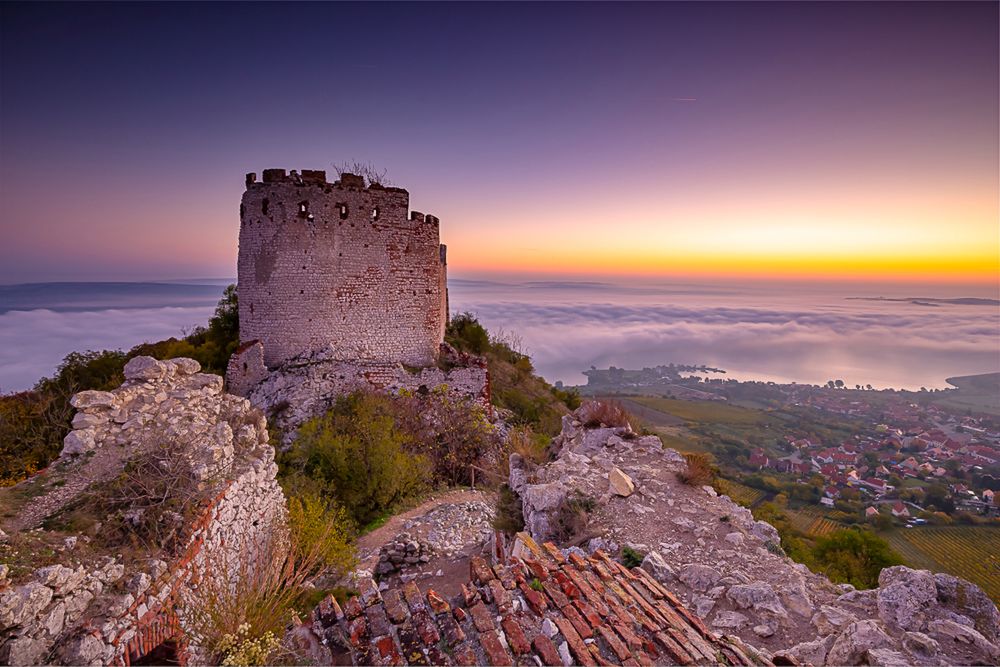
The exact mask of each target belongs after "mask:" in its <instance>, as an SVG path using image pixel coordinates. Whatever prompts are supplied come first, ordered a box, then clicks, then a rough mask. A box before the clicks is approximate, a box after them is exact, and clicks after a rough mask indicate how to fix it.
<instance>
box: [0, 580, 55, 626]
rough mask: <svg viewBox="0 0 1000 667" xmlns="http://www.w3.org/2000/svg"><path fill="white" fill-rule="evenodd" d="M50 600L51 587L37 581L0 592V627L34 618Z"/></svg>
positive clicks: (18, 623)
mask: <svg viewBox="0 0 1000 667" xmlns="http://www.w3.org/2000/svg"><path fill="white" fill-rule="evenodd" d="M51 601H52V589H51V588H49V587H48V586H45V585H44V584H41V583H39V582H37V581H30V582H28V583H27V584H25V585H23V586H18V587H17V588H8V589H7V590H5V591H2V592H0V627H4V628H6V627H9V626H12V625H20V624H22V623H24V622H25V621H27V620H30V619H32V618H35V616H37V615H38V613H39V612H41V611H42V610H43V609H45V607H47V606H48V604H49V602H51Z"/></svg>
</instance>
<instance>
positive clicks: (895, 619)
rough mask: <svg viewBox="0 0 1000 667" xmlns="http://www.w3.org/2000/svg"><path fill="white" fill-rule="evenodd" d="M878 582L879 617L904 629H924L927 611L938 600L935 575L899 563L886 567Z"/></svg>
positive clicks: (893, 625)
mask: <svg viewBox="0 0 1000 667" xmlns="http://www.w3.org/2000/svg"><path fill="white" fill-rule="evenodd" d="M878 583H879V588H878V598H877V607H878V616H879V618H881V619H882V620H883V621H884V622H885V623H886V624H887V625H888V626H890V627H894V628H899V629H901V630H921V629H923V626H924V623H925V620H926V619H925V616H926V612H927V610H928V608H929V607H930V606H931V605H932V604H933V603H934V602H935V601H936V600H937V585H936V584H935V582H934V575H932V574H931V573H930V572H928V571H927V570H911V569H910V568H908V567H904V566H902V565H896V566H893V567H887V568H885V569H884V570H882V572H881V573H880V574H879V577H878Z"/></svg>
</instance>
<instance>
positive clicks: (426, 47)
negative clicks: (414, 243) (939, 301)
mask: <svg viewBox="0 0 1000 667" xmlns="http://www.w3.org/2000/svg"><path fill="white" fill-rule="evenodd" d="M997 19H998V10H997V4H996V3H987V2H983V3H972V4H963V3H958V2H949V3H942V4H937V3H887V4H879V3H805V2H802V3H774V4H764V3H739V4H725V3H700V4H684V3H665V4H651V3H643V4H626V3H609V4H597V3H592V4H581V5H576V4H564V3H558V4H528V3H518V4H489V3H468V4H457V3H455V4H446V5H438V4H428V3H409V4H389V3H373V4H365V5H352V4H342V3H337V4H319V3H306V4H292V3H283V4H278V5H275V4H262V3H255V4H238V3H225V4H215V5H213V4H203V3H171V4H155V3H154V4H148V3H143V4H138V3H136V4H103V5H102V4H56V3H44V4H42V3H35V4H18V3H3V4H0V234H2V236H0V239H2V241H0V282H27V281H42V280H80V279H97V280H109V279H159V278H171V277H183V276H231V275H233V274H234V273H235V257H236V240H237V233H238V217H237V208H238V204H239V197H240V194H241V192H242V189H243V174H244V173H245V172H248V171H256V172H260V171H261V170H262V169H263V168H266V167H285V168H299V169H301V168H327V169H331V170H332V168H331V163H335V162H340V161H344V160H354V159H357V160H371V161H373V162H375V163H376V164H378V165H380V166H383V167H385V168H387V169H388V170H389V174H390V177H391V178H392V180H393V181H394V182H395V183H397V184H399V185H402V186H404V187H406V188H408V189H409V190H410V191H411V193H412V200H411V203H412V205H413V208H415V209H418V210H422V211H425V212H431V213H434V214H436V215H438V216H439V217H440V218H441V221H442V236H443V239H442V240H443V241H445V242H447V243H448V244H449V245H450V252H449V259H450V260H451V261H452V267H453V270H454V271H455V272H457V273H459V274H466V275H469V274H474V273H476V272H477V271H499V270H509V271H519V270H521V271H544V270H545V269H547V268H556V269H558V268H565V269H567V270H570V269H572V268H576V267H578V266H581V265H582V266H593V267H596V268H601V269H602V270H603V269H608V270H613V269H614V268H615V267H616V266H619V265H620V266H623V267H626V268H627V267H628V266H629V265H630V264H631V262H629V261H628V259H627V258H629V257H632V256H635V257H636V258H637V260H636V262H641V263H642V266H643V267H646V268H648V269H649V271H651V272H655V271H656V270H657V269H658V267H660V266H661V264H662V266H664V267H670V266H681V264H682V262H681V259H682V258H681V255H683V256H684V257H688V258H694V259H695V260H697V262H700V263H702V264H704V265H705V266H714V265H713V264H712V262H713V261H716V262H717V263H719V264H720V265H721V264H722V263H723V262H725V263H726V264H727V265H729V264H732V263H733V261H734V260H733V258H732V257H731V256H730V255H726V254H725V253H724V252H723V250H725V251H726V252H729V251H728V250H726V249H725V248H723V249H722V250H719V252H720V253H722V254H719V255H718V256H716V255H713V254H712V253H713V252H715V251H716V250H718V249H719V246H720V244H722V245H725V243H726V242H731V245H732V247H733V248H735V249H736V250H734V251H733V252H736V251H737V250H738V251H740V252H742V251H743V250H744V249H745V251H746V252H748V253H751V254H753V253H758V255H753V257H751V258H750V260H753V261H757V259H759V260H760V262H763V263H764V264H766V263H767V262H768V261H770V260H769V259H768V258H769V257H770V255H768V254H767V253H768V252H770V250H771V249H772V248H771V246H773V245H774V243H773V242H772V241H771V240H770V239H778V240H782V241H783V242H785V241H787V247H786V246H781V247H780V248H778V250H775V252H779V251H780V252H781V253H785V254H786V255H787V256H788V257H801V256H802V254H803V252H804V250H803V249H805V250H806V251H808V250H810V249H811V248H820V247H821V246H822V247H824V248H830V247H833V246H836V250H837V252H840V253H841V254H842V255H844V256H848V255H849V256H851V257H854V256H860V255H862V254H864V253H865V252H869V251H871V248H876V249H877V251H878V252H885V253H892V252H897V251H898V253H902V254H900V256H899V257H900V258H901V259H900V258H897V259H899V261H900V262H904V263H905V262H908V261H911V260H912V261H913V262H917V261H918V260H919V261H925V260H926V257H924V255H923V254H921V253H924V254H926V253H932V254H933V253H942V254H948V253H951V254H950V255H948V257H952V256H954V258H957V259H955V262H953V263H958V264H960V263H961V261H962V258H963V257H973V255H974V254H975V253H979V254H978V255H975V261H976V262H979V263H980V264H982V265H983V266H985V267H986V269H987V270H988V269H989V267H990V266H991V264H990V263H991V262H993V261H994V259H993V258H994V257H995V256H996V255H997V239H996V227H995V224H996V207H997V203H996V194H997V175H998V174H997V155H998V153H997V115H998V102H997V98H998V86H997V57H998V47H997ZM865 214H868V215H870V216H873V217H872V219H871V220H868V219H865V218H864V215H865ZM741 228H745V229H751V230H754V231H756V230H758V229H760V230H761V232H762V234H761V235H760V237H759V239H758V240H760V239H763V240H761V241H760V243H761V244H762V246H763V245H766V246H767V247H762V248H758V247H756V246H754V243H753V242H752V241H753V240H754V239H751V240H750V241H751V242H749V243H748V242H747V241H745V240H744V239H742V238H741V237H739V235H738V233H737V232H739V230H740V229H741ZM789 228H794V229H800V228H801V229H803V230H805V232H804V233H803V234H802V235H801V238H799V237H798V236H795V235H793V236H795V237H794V238H791V240H788V239H789V234H788V233H786V230H787V229H789ZM872 230H874V231H875V232H877V233H873V231H872ZM841 237H842V239H841V240H843V239H846V241H844V242H843V243H841V244H839V245H838V244H837V243H832V242H831V239H832V240H834V241H835V240H837V239H838V238H841ZM820 249H822V248H820ZM831 252H832V251H831ZM672 253H673V254H672ZM963 253H965V254H963ZM840 256H841V255H835V256H833V258H832V259H830V260H829V262H832V264H830V266H832V267H834V268H836V266H835V265H836V261H837V257H840ZM755 258H757V259H755ZM920 258H924V259H920ZM779 259H780V258H779ZM876 259H877V258H876ZM750 260H748V261H750ZM692 261H693V260H692ZM823 261H826V260H823ZM873 261H874V260H873ZM894 261H895V260H894ZM970 261H971V260H970ZM706 262H707V264H705V263H706ZM760 262H759V263H760ZM751 264H752V262H751ZM751 264H748V266H751ZM752 266H757V265H756V264H752ZM824 266H825V265H824ZM865 266H868V265H865ZM893 266H896V265H895V264H893ZM920 266H924V265H920ZM927 266H930V264H928V265H927ZM977 266H979V264H977ZM609 267H610V268H609ZM751 268H752V267H751ZM862 269H864V267H861V269H859V270H862ZM748 270H750V269H748ZM864 270H867V269H864ZM918 270H921V269H918ZM926 271H931V272H932V271H933V270H932V269H929V268H928V269H926ZM924 278H925V279H929V280H932V279H933V278H934V274H933V273H929V274H927V275H925V276H924Z"/></svg>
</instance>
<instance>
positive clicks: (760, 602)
mask: <svg viewBox="0 0 1000 667" xmlns="http://www.w3.org/2000/svg"><path fill="white" fill-rule="evenodd" d="M726 599H728V600H729V601H730V602H732V603H733V604H734V605H736V606H737V607H739V608H740V609H752V610H753V611H755V612H758V613H760V612H766V613H769V614H774V615H775V616H780V617H783V618H784V617H786V616H788V612H787V611H785V608H784V607H783V606H782V605H781V601H780V600H779V599H778V594H777V593H775V592H774V589H773V588H772V587H771V584H769V583H767V582H764V581H758V582H755V583H752V584H737V585H735V586H731V587H730V588H729V590H728V591H726Z"/></svg>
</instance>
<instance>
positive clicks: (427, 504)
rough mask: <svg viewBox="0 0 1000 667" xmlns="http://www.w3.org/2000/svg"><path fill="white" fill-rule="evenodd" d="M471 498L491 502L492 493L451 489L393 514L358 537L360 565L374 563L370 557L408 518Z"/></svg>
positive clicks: (372, 556) (375, 554) (373, 556)
mask: <svg viewBox="0 0 1000 667" xmlns="http://www.w3.org/2000/svg"><path fill="white" fill-rule="evenodd" d="M471 500H485V501H486V502H492V495H490V494H488V493H486V492H484V491H481V490H478V489H477V490H472V489H453V490H451V491H446V492H444V493H439V494H435V495H433V496H431V497H429V498H427V500H425V501H424V502H422V503H420V504H419V505H417V506H416V507H414V508H413V509H409V510H407V511H405V512H403V513H401V514H396V515H394V516H393V517H392V518H390V519H389V520H388V521H386V522H385V524H384V525H382V526H381V527H379V528H376V529H375V530H373V531H372V532H370V533H366V534H365V535H362V536H361V537H360V538H358V558H359V559H360V560H361V561H362V563H361V566H362V567H367V566H369V565H374V561H372V562H369V561H370V560H371V559H372V558H375V559H377V557H378V550H379V549H381V548H382V545H383V544H386V543H387V542H390V541H392V540H393V539H394V538H395V537H396V536H397V535H399V534H400V533H401V532H403V530H404V529H403V524H404V523H406V522H407V521H408V520H410V519H415V518H417V517H421V516H423V515H425V514H427V513H428V512H430V511H431V510H433V509H434V508H436V507H438V506H440V505H445V504H449V503H462V502H466V501H471Z"/></svg>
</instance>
